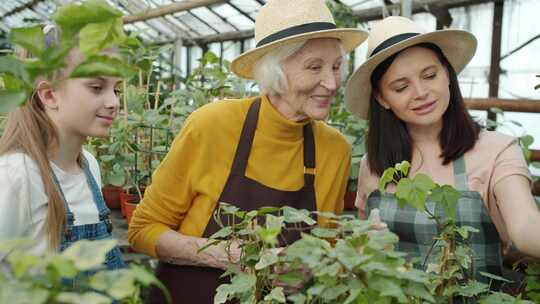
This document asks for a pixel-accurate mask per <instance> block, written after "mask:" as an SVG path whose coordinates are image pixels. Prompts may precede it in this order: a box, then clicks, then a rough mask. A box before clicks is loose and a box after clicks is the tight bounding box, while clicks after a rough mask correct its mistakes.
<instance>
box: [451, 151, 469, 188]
mask: <svg viewBox="0 0 540 304" xmlns="http://www.w3.org/2000/svg"><path fill="white" fill-rule="evenodd" d="M452 163H453V165H454V183H455V184H456V188H457V190H459V191H469V184H468V183H467V172H466V170H465V158H464V156H463V155H461V156H460V157H459V158H458V159H456V160H455V161H453V162H452Z"/></svg>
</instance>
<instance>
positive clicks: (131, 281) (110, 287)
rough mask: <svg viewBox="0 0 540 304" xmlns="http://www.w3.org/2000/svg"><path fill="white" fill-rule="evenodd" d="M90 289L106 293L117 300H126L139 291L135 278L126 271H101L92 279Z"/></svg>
mask: <svg viewBox="0 0 540 304" xmlns="http://www.w3.org/2000/svg"><path fill="white" fill-rule="evenodd" d="M90 287H92V288H94V289H96V290H100V291H105V292H106V293H107V294H108V295H110V296H111V297H113V298H114V299H116V300H121V299H126V298H128V297H129V296H131V295H133V294H134V293H135V292H136V290H137V287H136V285H135V277H134V276H133V275H131V274H130V273H129V272H128V271H127V270H126V269H119V270H110V271H100V272H98V273H96V274H95V275H93V276H92V277H91V278H90Z"/></svg>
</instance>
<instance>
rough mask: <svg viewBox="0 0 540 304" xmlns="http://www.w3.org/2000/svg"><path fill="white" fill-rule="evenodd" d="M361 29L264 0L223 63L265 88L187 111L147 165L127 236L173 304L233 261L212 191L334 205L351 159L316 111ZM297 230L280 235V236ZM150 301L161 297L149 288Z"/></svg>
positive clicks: (283, 1)
mask: <svg viewBox="0 0 540 304" xmlns="http://www.w3.org/2000/svg"><path fill="white" fill-rule="evenodd" d="M366 37H367V33H365V32H363V31H360V30H358V29H338V28H336V25H335V23H334V20H333V18H332V15H331V13H330V11H329V10H328V8H327V7H326V5H325V4H324V2H323V1H322V0H296V1H290V0H271V1H268V2H267V3H266V5H264V6H263V7H262V8H261V10H260V12H259V15H258V16H257V20H256V23H255V40H256V41H257V46H256V48H255V49H252V50H250V51H248V52H246V53H244V54H242V55H240V56H239V57H237V58H236V59H235V60H234V61H233V62H232V65H231V66H232V70H233V71H234V72H235V73H236V74H237V75H239V76H241V77H244V78H254V79H255V80H256V81H257V82H258V84H259V86H260V89H261V92H262V94H263V95H262V96H260V97H254V98H247V99H243V100H234V101H232V100H227V101H218V102H213V103H210V104H208V105H206V106H204V107H201V108H200V109H198V110H197V111H195V112H194V113H193V114H192V115H191V116H190V117H189V118H188V119H187V120H186V123H185V125H184V126H183V128H182V131H181V132H180V134H179V135H178V137H177V138H176V139H175V141H174V143H173V145H172V147H171V150H170V151H169V153H168V155H167V156H166V157H165V159H164V160H163V162H162V164H161V165H160V166H159V168H158V169H157V170H156V171H155V173H154V175H153V183H152V185H150V186H149V187H148V189H147V191H146V193H145V197H144V199H143V201H142V202H141V204H140V205H139V206H138V207H137V210H136V212H135V214H134V217H133V220H132V222H131V225H130V227H129V241H130V243H131V245H132V246H133V247H134V248H135V249H136V250H138V251H142V252H145V253H147V254H150V255H152V256H156V257H158V259H159V260H160V261H161V262H160V264H159V266H158V270H157V275H158V277H159V278H160V279H161V280H162V281H163V282H164V283H165V285H166V286H167V288H168V289H169V291H170V292H171V295H172V297H173V300H174V302H175V303H180V302H182V303H212V299H213V296H214V294H215V290H216V288H217V287H218V286H219V285H220V284H221V283H222V281H221V280H218V278H219V276H220V275H221V274H223V269H225V268H226V267H227V265H228V264H229V263H230V262H231V258H232V260H233V261H234V260H238V257H239V250H238V248H236V249H235V250H233V252H232V257H230V256H228V254H227V253H226V251H225V250H224V248H223V247H220V246H213V247H210V248H209V249H208V250H205V251H203V252H200V253H198V252H197V250H198V249H199V248H200V247H202V246H204V245H205V244H206V243H207V238H208V237H209V236H210V235H212V234H213V233H214V232H216V231H217V230H218V227H217V225H216V224H215V223H214V221H213V220H211V219H212V213H213V211H214V210H215V208H216V207H217V203H218V202H227V203H229V204H233V205H236V206H237V207H239V208H241V209H244V210H252V209H257V208H260V207H263V206H278V207H279V206H284V205H289V206H292V207H295V208H303V209H308V210H319V211H329V212H335V213H340V212H341V211H342V209H343V201H342V198H343V194H344V191H345V186H346V182H347V178H348V172H349V167H350V157H351V151H350V150H351V149H350V146H349V144H348V143H347V141H346V140H345V138H344V137H343V136H342V135H341V134H340V133H339V132H338V131H336V130H335V129H333V128H331V127H329V126H328V125H326V124H325V123H324V122H323V121H322V120H324V119H325V118H326V117H327V116H328V111H329V108H330V105H331V103H332V101H333V98H334V96H335V94H336V92H337V90H338V88H339V86H340V82H341V75H342V68H343V66H344V61H345V54H346V52H349V51H351V50H353V49H354V48H355V47H356V46H358V45H359V44H360V43H361V42H362V41H364V40H365V38H366ZM298 237H299V236H298V235H288V236H287V242H291V241H294V240H295V239H296V238H298ZM151 298H152V299H151V302H155V303H164V302H163V300H162V299H161V298H159V295H158V293H157V292H156V293H152V296H151Z"/></svg>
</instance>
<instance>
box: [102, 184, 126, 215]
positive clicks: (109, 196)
mask: <svg viewBox="0 0 540 304" xmlns="http://www.w3.org/2000/svg"><path fill="white" fill-rule="evenodd" d="M101 192H102V193H103V199H105V203H106V204H107V207H109V209H118V208H120V207H121V206H120V193H122V192H124V189H122V188H121V187H116V186H112V185H105V186H103V188H101Z"/></svg>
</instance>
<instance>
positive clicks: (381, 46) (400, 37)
mask: <svg viewBox="0 0 540 304" xmlns="http://www.w3.org/2000/svg"><path fill="white" fill-rule="evenodd" d="M418 35H420V33H403V34H399V35H396V36H392V37H390V38H388V39H386V40H385V41H383V42H382V43H381V44H379V45H378V46H377V47H376V48H375V49H374V50H373V52H371V55H369V57H373V56H375V54H377V53H379V52H380V51H382V50H384V49H386V48H389V47H391V46H392V45H394V44H396V43H399V42H401V41H403V40H407V39H409V38H411V37H414V36H418Z"/></svg>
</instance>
